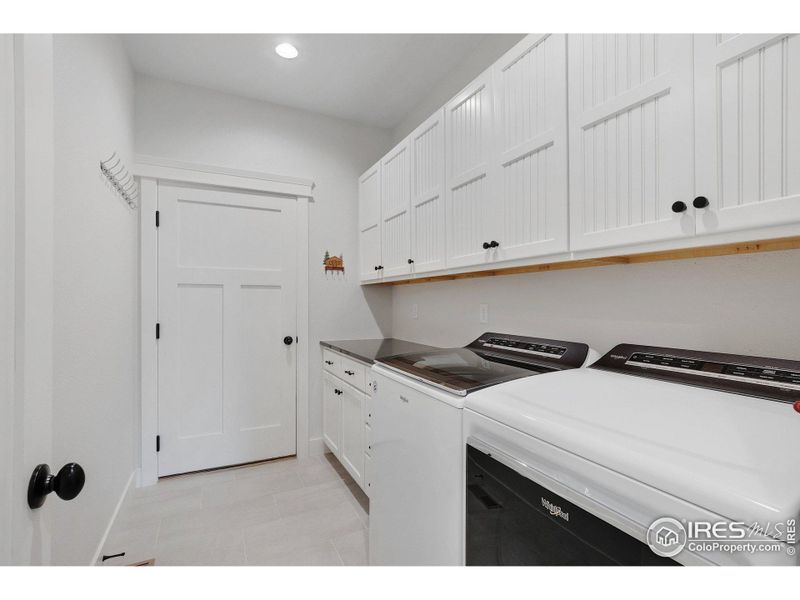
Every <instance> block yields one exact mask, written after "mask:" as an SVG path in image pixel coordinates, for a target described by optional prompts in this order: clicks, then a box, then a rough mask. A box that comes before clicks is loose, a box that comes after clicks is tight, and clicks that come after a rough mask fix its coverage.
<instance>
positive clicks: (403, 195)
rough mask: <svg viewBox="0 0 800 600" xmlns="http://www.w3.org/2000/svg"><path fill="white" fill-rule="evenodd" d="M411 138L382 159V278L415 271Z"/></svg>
mask: <svg viewBox="0 0 800 600" xmlns="http://www.w3.org/2000/svg"><path fill="white" fill-rule="evenodd" d="M409 154H410V151H409V145H408V139H405V140H403V141H402V142H400V143H399V144H398V145H397V146H395V147H394V148H393V149H392V150H391V151H390V152H389V153H388V154H387V155H386V156H384V157H383V158H382V159H381V177H380V180H381V194H380V198H381V200H380V204H381V260H380V266H381V269H380V271H381V276H382V277H393V276H395V275H406V274H407V273H408V272H409V271H410V268H411V264H410V263H409V262H408V259H409V258H410V257H411V227H410V226H411V223H410V214H409V213H410V208H411V204H410V202H411V179H410V175H411V168H410V167H411V165H410V163H411V161H410V158H409Z"/></svg>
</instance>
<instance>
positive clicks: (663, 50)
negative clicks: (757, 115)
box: [568, 34, 695, 250]
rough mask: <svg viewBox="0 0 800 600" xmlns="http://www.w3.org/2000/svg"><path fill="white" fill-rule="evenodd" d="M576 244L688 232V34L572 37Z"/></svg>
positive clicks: (573, 239)
mask: <svg viewBox="0 0 800 600" xmlns="http://www.w3.org/2000/svg"><path fill="white" fill-rule="evenodd" d="M568 56H569V64H568V80H569V141H570V150H569V152H570V163H569V164H570V178H569V181H570V249H571V250H587V249H594V248H607V247H612V246H624V245H628V244H637V243H647V242H655V241H660V240H666V239H676V238H682V237H688V236H692V235H694V233H695V216H694V210H695V209H694V208H693V206H692V199H693V198H694V190H693V186H692V181H693V169H694V163H693V160H692V148H693V142H694V137H693V131H692V122H693V119H692V117H693V110H694V108H693V101H692V85H693V75H692V68H693V51H692V36H691V35H683V34H681V35H674V34H668V35H658V34H594V35H569V36H568Z"/></svg>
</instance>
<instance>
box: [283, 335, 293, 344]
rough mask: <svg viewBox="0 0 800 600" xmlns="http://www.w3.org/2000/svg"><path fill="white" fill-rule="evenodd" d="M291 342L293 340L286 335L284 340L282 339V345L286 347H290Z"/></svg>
mask: <svg viewBox="0 0 800 600" xmlns="http://www.w3.org/2000/svg"><path fill="white" fill-rule="evenodd" d="M293 341H294V338H293V337H292V336H290V335H287V336H286V337H285V338H283V343H284V344H286V345H287V346H291V345H292V342H293Z"/></svg>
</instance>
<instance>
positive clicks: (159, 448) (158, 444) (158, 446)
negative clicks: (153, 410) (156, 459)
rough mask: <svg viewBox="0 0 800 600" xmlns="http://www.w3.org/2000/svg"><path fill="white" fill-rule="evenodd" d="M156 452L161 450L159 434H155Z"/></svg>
mask: <svg viewBox="0 0 800 600" xmlns="http://www.w3.org/2000/svg"><path fill="white" fill-rule="evenodd" d="M156 452H161V436H160V435H157V436H156Z"/></svg>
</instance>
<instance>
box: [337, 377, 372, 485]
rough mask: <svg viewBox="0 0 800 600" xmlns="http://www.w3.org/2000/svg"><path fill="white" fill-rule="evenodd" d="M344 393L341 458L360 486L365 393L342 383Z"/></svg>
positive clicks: (361, 482) (362, 459)
mask: <svg viewBox="0 0 800 600" xmlns="http://www.w3.org/2000/svg"><path fill="white" fill-rule="evenodd" d="M339 389H340V390H341V391H342V393H341V394H340V395H339V399H340V401H341V403H342V430H341V431H342V438H341V447H340V450H341V460H342V464H343V465H344V467H345V468H346V469H347V471H348V472H349V473H350V475H352V477H353V479H354V480H355V481H356V483H358V485H359V486H362V487H363V485H364V435H365V427H366V426H365V425H364V394H361V393H359V392H357V391H356V390H354V389H352V388H350V387H348V386H346V385H340V386H339Z"/></svg>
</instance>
